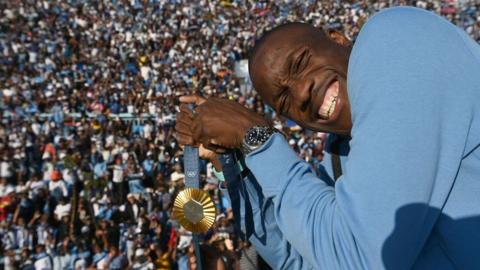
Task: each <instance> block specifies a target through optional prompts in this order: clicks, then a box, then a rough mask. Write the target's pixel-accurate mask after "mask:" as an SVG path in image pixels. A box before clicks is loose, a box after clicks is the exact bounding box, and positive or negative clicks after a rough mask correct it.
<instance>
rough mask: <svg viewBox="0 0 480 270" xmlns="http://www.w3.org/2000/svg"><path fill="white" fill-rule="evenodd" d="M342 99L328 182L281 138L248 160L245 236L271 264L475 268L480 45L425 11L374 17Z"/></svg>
mask: <svg viewBox="0 0 480 270" xmlns="http://www.w3.org/2000/svg"><path fill="white" fill-rule="evenodd" d="M348 95H349V99H350V103H351V112H352V120H353V129H352V132H351V140H350V142H349V146H350V151H349V153H348V156H347V157H345V159H343V160H342V163H343V164H342V165H343V175H342V176H341V177H340V178H339V179H338V181H337V182H336V183H335V187H332V186H329V185H328V184H327V183H328V182H329V181H326V180H325V179H323V180H322V179H320V178H318V177H317V176H316V175H315V174H314V173H313V172H312V170H311V168H310V166H309V165H308V164H307V163H305V162H304V161H303V160H301V159H299V158H298V157H297V154H296V153H295V152H294V151H293V150H292V149H291V148H290V147H289V145H288V142H287V141H286V140H285V139H284V138H283V137H282V135H279V134H276V135H274V136H272V138H270V139H269V141H267V142H266V143H265V145H263V146H262V147H261V148H260V149H257V150H256V151H254V152H253V153H251V154H249V155H248V156H247V157H246V159H245V161H246V165H247V166H248V168H249V169H250V171H251V173H252V175H253V176H254V177H253V176H252V175H251V176H252V177H249V178H248V179H245V181H244V182H243V189H244V191H245V192H244V193H243V195H242V196H243V199H246V201H247V202H248V205H247V207H250V211H248V213H249V216H246V215H245V214H243V215H242V216H241V219H242V220H241V223H242V224H243V227H244V228H245V227H247V228H248V227H250V228H253V231H251V232H250V233H248V234H247V236H248V238H249V240H250V241H251V242H252V243H253V244H254V245H255V246H256V248H257V250H258V251H259V253H260V254H261V255H262V257H263V258H265V260H266V261H267V262H268V263H269V264H270V265H271V266H272V267H273V268H275V269H327V270H330V269H374V270H375V269H436V270H441V269H466V270H467V269H480V147H479V145H480V47H479V46H478V45H477V44H476V43H475V42H474V41H472V40H471V39H470V38H469V37H468V36H467V35H466V34H465V33H464V32H463V31H462V30H460V29H458V28H457V27H455V26H454V25H452V24H451V23H449V22H448V21H446V20H444V19H442V18H441V17H439V16H437V15H434V14H433V13H430V12H428V11H424V10H419V9H415V8H410V7H402V8H392V9H387V10H384V11H382V12H380V13H378V14H377V15H375V16H373V17H372V18H371V19H370V20H369V21H368V22H367V23H366V24H365V26H364V27H363V28H362V30H361V32H360V34H359V35H358V38H357V40H356V42H355V45H354V47H353V51H352V53H351V56H350V60H349V69H348ZM326 159H327V160H328V158H326ZM329 167H330V166H325V169H326V170H327V171H330V172H331V169H330V168H329ZM244 208H245V206H242V209H243V210H244ZM245 224H246V225H245Z"/></svg>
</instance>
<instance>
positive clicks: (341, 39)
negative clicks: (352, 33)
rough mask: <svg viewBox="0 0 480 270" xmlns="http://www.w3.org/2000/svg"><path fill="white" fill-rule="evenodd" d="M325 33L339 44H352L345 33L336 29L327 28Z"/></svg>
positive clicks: (346, 45) (349, 45) (348, 45)
mask: <svg viewBox="0 0 480 270" xmlns="http://www.w3.org/2000/svg"><path fill="white" fill-rule="evenodd" d="M327 35H328V37H329V38H330V39H331V40H333V41H334V42H335V43H337V44H340V45H342V46H345V47H351V46H352V42H350V40H349V39H348V38H347V37H346V36H345V35H343V34H342V33H340V32H338V31H337V30H333V29H330V30H327Z"/></svg>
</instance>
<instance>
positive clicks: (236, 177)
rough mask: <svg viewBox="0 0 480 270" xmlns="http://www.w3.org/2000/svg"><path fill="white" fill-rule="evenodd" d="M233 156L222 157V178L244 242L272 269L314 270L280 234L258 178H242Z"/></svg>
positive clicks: (271, 206) (269, 201)
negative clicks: (249, 244) (252, 247)
mask: <svg viewBox="0 0 480 270" xmlns="http://www.w3.org/2000/svg"><path fill="white" fill-rule="evenodd" d="M233 160H234V159H233V156H231V155H224V156H223V157H222V163H223V175H224V178H225V181H226V183H227V189H228V194H229V196H228V198H229V199H230V202H231V206H232V210H233V213H234V217H235V222H236V227H237V228H238V229H239V230H240V231H241V233H242V234H243V238H244V239H246V240H248V241H249V242H250V243H252V245H254V246H255V249H256V251H257V252H258V253H259V254H260V256H262V258H263V259H264V260H265V261H266V262H267V263H268V264H269V265H270V266H271V267H272V268H273V269H313V268H312V267H311V265H309V264H308V263H306V262H305V261H304V260H303V258H302V257H301V256H300V255H299V254H298V252H297V251H296V250H295V249H293V248H292V246H291V244H290V243H288V241H287V240H286V239H285V237H284V236H283V234H282V233H281V231H280V230H279V228H278V226H277V224H276V221H275V216H274V212H273V211H274V208H273V203H272V201H271V200H266V199H265V197H264V196H263V193H262V190H261V187H260V185H259V184H258V182H257V181H256V179H255V177H254V176H253V175H252V174H248V175H246V176H244V177H242V176H241V174H240V172H239V171H238V168H237V167H236V166H234V165H233V162H232V161H233Z"/></svg>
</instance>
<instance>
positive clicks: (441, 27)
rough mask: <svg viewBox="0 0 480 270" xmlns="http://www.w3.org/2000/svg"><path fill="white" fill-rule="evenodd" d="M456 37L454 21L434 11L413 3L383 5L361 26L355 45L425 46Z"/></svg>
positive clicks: (456, 31)
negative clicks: (390, 6) (383, 6)
mask: <svg viewBox="0 0 480 270" xmlns="http://www.w3.org/2000/svg"><path fill="white" fill-rule="evenodd" d="M454 36H455V38H459V36H458V29H457V27H456V26H455V25H453V24H452V23H450V22H449V21H447V20H446V19H444V18H442V17H440V16H438V15H436V14H435V13H433V12H431V11H427V10H423V9H419V8H414V7H395V8H389V9H385V10H383V11H380V12H378V13H376V14H375V15H374V16H372V17H371V18H370V19H369V20H368V21H367V22H366V23H365V25H364V26H363V27H362V29H361V31H360V33H359V35H358V38H357V41H356V43H355V45H356V46H357V45H359V46H361V45H362V44H363V43H372V42H381V43H382V44H384V45H385V46H405V47H415V46H419V45H422V46H425V45H435V44H438V43H439V42H448V41H449V39H451V38H452V37H454Z"/></svg>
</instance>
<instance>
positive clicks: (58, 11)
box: [0, 0, 480, 269]
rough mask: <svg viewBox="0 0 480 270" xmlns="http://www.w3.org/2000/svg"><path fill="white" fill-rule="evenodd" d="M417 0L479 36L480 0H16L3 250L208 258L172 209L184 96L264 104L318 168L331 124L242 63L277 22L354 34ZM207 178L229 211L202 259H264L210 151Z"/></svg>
mask: <svg viewBox="0 0 480 270" xmlns="http://www.w3.org/2000/svg"><path fill="white" fill-rule="evenodd" d="M406 4H408V5H413V6H418V7H421V8H425V9H429V10H432V11H434V12H436V13H439V14H442V15H444V16H445V17H446V18H448V19H449V20H451V21H452V22H453V23H455V24H457V25H459V26H460V27H462V28H464V29H465V30H466V31H467V32H468V33H469V34H470V35H471V36H472V38H474V39H475V40H477V41H480V4H479V3H478V1H459V2H456V1H331V0H329V1H289V0H283V1H272V2H270V1H246V0H237V1H235V0H234V1H207V0H200V1H188V0H168V1H167V0H129V1H126V0H108V1H106V0H105V1H77V0H75V1H73V0H67V1H60V0H58V1H57V0H52V1H46V0H45V1H36V0H20V1H2V2H1V3H0V12H1V13H2V14H1V15H0V120H1V123H0V239H1V244H0V264H1V265H2V266H3V267H4V269H89V268H91V269H195V259H194V251H193V247H192V236H191V234H190V233H189V232H187V231H185V230H184V229H182V228H181V226H180V225H179V224H178V223H177V222H176V221H175V218H174V217H172V215H171V214H172V213H171V209H172V201H173V199H174V198H175V195H176V194H177V193H178V192H179V191H180V190H181V189H182V188H183V186H184V184H183V178H184V175H183V168H182V149H181V147H180V146H179V145H178V144H177V143H176V140H175V136H174V131H173V126H174V121H175V112H176V111H177V110H178V104H177V102H176V100H177V97H178V96H179V95H183V94H187V93H197V94H201V95H203V96H206V97H209V96H218V97H223V98H229V99H233V100H236V101H238V102H239V103H242V104H244V105H245V106H247V107H248V108H250V109H252V110H255V111H257V112H259V113H262V114H265V115H266V116H267V117H269V118H271V119H272V120H273V122H274V124H275V126H276V127H277V128H279V129H283V130H284V131H285V132H286V133H288V134H289V136H290V144H291V145H292V147H294V148H296V150H297V152H298V153H299V154H300V155H301V156H302V157H303V158H305V159H306V160H307V161H309V162H311V163H312V165H313V166H315V165H316V164H317V163H318V162H319V161H320V160H321V159H322V158H323V156H322V141H323V140H324V139H325V134H321V133H312V132H308V131H304V130H301V129H300V128H299V127H298V126H296V125H295V123H293V122H289V121H286V120H285V119H281V118H280V117H278V116H276V115H275V113H274V112H273V110H272V109H271V108H269V107H268V106H265V105H264V104H263V103H262V101H261V99H260V98H259V97H258V96H257V95H256V94H255V92H253V91H252V89H251V86H250V84H249V82H248V79H244V78H241V77H239V76H235V65H236V64H237V63H238V62H239V61H240V60H242V59H246V58H248V51H249V49H250V48H251V47H252V45H253V43H254V41H255V40H256V39H257V38H258V37H260V36H261V35H262V34H263V33H264V32H265V31H266V30H268V29H270V28H272V27H274V26H276V25H279V24H282V23H285V22H288V21H305V22H309V23H311V24H313V25H315V26H319V27H323V28H325V29H326V30H329V29H335V30H338V31H340V32H342V33H344V34H346V35H347V37H349V38H350V39H352V40H355V36H356V34H357V33H358V31H359V29H360V28H361V26H362V24H363V23H364V22H365V20H366V19H367V18H368V17H369V16H370V15H371V14H373V13H375V12H376V11H378V10H380V9H383V8H386V7H389V6H393V5H406ZM202 183H203V184H202V186H203V189H204V190H206V191H208V192H209V193H210V194H211V195H212V198H213V199H214V201H215V204H216V206H217V212H218V215H217V222H216V224H215V226H214V229H212V230H211V231H210V232H208V233H207V234H205V235H203V236H202V243H203V244H202V253H203V254H204V255H205V258H207V259H206V260H205V261H204V262H203V263H204V264H208V263H212V265H223V266H224V267H225V269H259V268H261V267H262V266H261V264H262V260H261V259H260V258H259V257H258V256H257V254H256V252H255V250H254V248H253V247H252V246H251V245H250V244H249V243H248V242H245V241H243V240H242V239H240V237H239V235H238V234H237V233H236V229H235V228H234V226H233V224H234V222H233V215H232V211H231V208H230V206H229V201H228V199H227V198H226V194H224V193H223V192H222V191H221V190H220V189H219V188H218V185H219V179H217V178H216V177H215V175H213V174H212V173H211V165H210V164H207V163H205V162H204V163H203V164H202ZM204 269H205V268H204ZM206 269H215V268H206Z"/></svg>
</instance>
